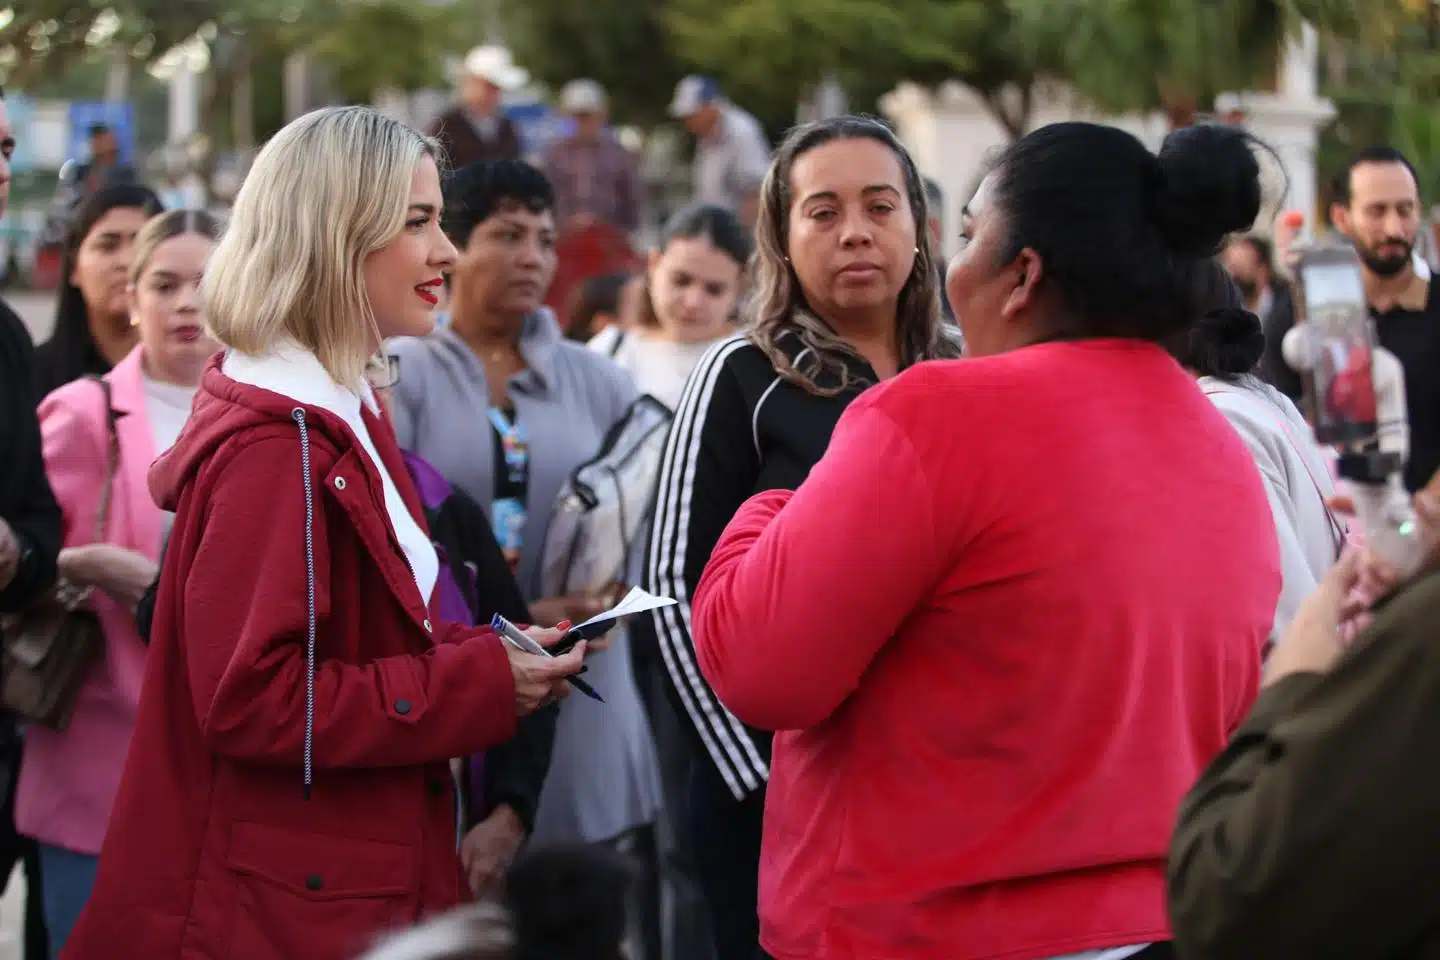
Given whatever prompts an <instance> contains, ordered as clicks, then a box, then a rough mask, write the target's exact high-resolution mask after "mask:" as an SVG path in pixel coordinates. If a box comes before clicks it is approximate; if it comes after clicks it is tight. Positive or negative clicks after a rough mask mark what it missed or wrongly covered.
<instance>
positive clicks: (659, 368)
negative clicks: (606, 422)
mask: <svg viewBox="0 0 1440 960" xmlns="http://www.w3.org/2000/svg"><path fill="white" fill-rule="evenodd" d="M732 332H733V331H728V330H727V331H726V332H725V334H724V335H723V336H720V337H717V338H716V340H723V339H724V338H725V337H728V336H730V334H731V333H732ZM622 338H623V339H622ZM616 341H619V347H618V349H617V348H616ZM714 343H715V340H706V341H704V342H703V343H675V342H674V341H672V340H661V339H658V338H656V337H650V336H646V335H645V334H644V333H642V332H636V331H633V330H632V331H628V332H625V333H621V331H620V328H619V327H613V326H611V327H606V328H605V329H604V330H601V331H600V332H599V333H597V334H595V336H594V337H592V338H591V340H590V342H589V343H588V344H586V346H588V347H589V348H590V349H591V350H594V351H595V352H597V353H603V354H605V355H606V356H607V357H611V358H613V359H614V360H615V362H616V363H618V364H619V365H620V366H621V367H622V368H624V369H625V371H626V372H628V373H629V374H630V376H632V377H633V378H634V379H635V385H636V386H637V387H639V388H640V392H641V393H648V394H650V396H652V397H654V398H655V399H656V400H659V401H660V402H661V403H663V404H665V406H667V407H669V408H670V409H671V410H675V409H676V408H678V407H679V406H680V394H682V393H684V392H685V382H686V381H687V380H689V379H690V372H691V371H692V370H694V369H695V365H696V364H698V363H699V362H700V358H701V357H703V356H705V351H707V350H709V349H710V347H711V345H712V344H714Z"/></svg>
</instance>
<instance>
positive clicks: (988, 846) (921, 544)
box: [692, 123, 1280, 960]
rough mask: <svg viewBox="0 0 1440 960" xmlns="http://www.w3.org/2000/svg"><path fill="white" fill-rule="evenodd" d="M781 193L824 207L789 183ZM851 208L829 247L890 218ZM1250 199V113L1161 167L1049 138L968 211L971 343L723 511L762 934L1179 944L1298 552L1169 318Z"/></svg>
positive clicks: (773, 947)
mask: <svg viewBox="0 0 1440 960" xmlns="http://www.w3.org/2000/svg"><path fill="white" fill-rule="evenodd" d="M763 202H764V210H763V212H762V214H761V216H762V218H764V217H775V218H778V221H779V223H780V225H781V226H782V230H781V231H780V233H781V236H784V237H791V236H794V233H793V231H795V230H800V229H811V228H810V226H808V225H800V224H799V223H798V217H797V219H796V220H791V219H790V218H791V216H792V213H793V212H794V211H793V208H792V204H791V197H790V196H789V194H788V193H787V192H786V191H785V190H784V188H783V185H781V186H779V187H777V188H776V189H772V190H767V192H766V194H765V196H764V198H763ZM839 206H840V207H842V208H841V209H837V210H836V212H835V216H834V218H833V220H834V224H835V229H834V230H833V232H832V233H831V236H832V238H833V242H834V244H835V249H836V251H837V252H836V256H841V255H843V253H844V250H843V247H844V244H846V243H847V242H850V240H851V238H852V237H853V236H855V235H856V234H857V232H861V231H863V230H864V229H866V227H865V224H866V218H867V216H868V213H867V210H866V208H865V206H864V203H863V200H862V201H858V202H857V203H855V204H854V205H853V206H852V205H850V204H848V203H840V204H839ZM1259 206H1260V183H1259V167H1258V164H1257V162H1256V160H1255V157H1254V156H1253V154H1252V151H1251V143H1250V141H1249V140H1248V139H1247V136H1246V135H1245V134H1244V133H1243V132H1241V131H1239V130H1236V129H1233V128H1228V127H1219V126H1202V127H1193V128H1189V129H1186V130H1180V131H1177V132H1175V133H1172V134H1171V135H1170V136H1169V137H1168V138H1167V139H1166V142H1165V145H1164V146H1163V148H1162V149H1161V151H1160V155H1159V156H1158V157H1156V156H1154V155H1152V154H1151V153H1149V152H1148V151H1147V150H1146V149H1145V148H1144V147H1143V146H1142V145H1141V144H1140V142H1139V141H1138V140H1136V139H1135V138H1134V137H1132V136H1131V135H1129V134H1127V133H1124V132H1122V131H1119V130H1116V129H1113V128H1109V127H1102V126H1097V125H1093V124H1084V123H1066V124H1056V125H1053V126H1049V127H1045V128H1043V129H1041V130H1038V131H1036V132H1034V133H1031V134H1030V135H1028V136H1026V137H1025V138H1023V139H1021V140H1020V141H1019V142H1017V143H1015V144H1014V145H1012V146H1011V147H1010V149H1009V150H1008V151H1007V152H1006V153H1005V155H1004V156H1003V157H1002V159H1001V160H1000V162H999V164H998V166H997V167H996V168H995V170H994V171H993V172H992V173H991V174H990V175H989V176H988V177H986V179H985V181H984V183H983V184H982V185H981V187H980V190H979V192H978V193H977V194H976V196H975V197H974V199H972V200H971V202H970V204H969V206H968V207H967V208H966V210H965V217H964V231H963V232H964V236H965V239H966V248H965V249H964V250H963V251H962V252H961V253H960V254H959V256H957V257H956V258H955V260H954V261H953V262H952V263H951V265H950V269H949V276H948V280H947V292H948V294H949V296H950V300H951V302H952V304H953V305H954V307H955V313H956V315H957V317H958V320H959V323H960V326H961V329H962V331H963V333H964V336H965V342H966V350H967V353H968V354H969V358H968V359H963V360H958V361H940V362H931V363H923V364H919V365H917V366H915V367H913V368H911V369H909V370H906V371H905V372H904V373H901V374H899V375H898V376H895V377H893V378H891V379H890V380H889V381H887V382H886V383H882V384H880V385H879V386H877V387H874V388H872V389H870V390H869V391H867V392H866V393H865V394H863V395H862V396H861V397H860V398H859V399H857V400H855V401H854V403H852V404H851V405H850V407H849V408H848V410H847V411H846V412H845V414H844V415H843V416H842V417H841V419H840V422H839V425H838V426H837V427H836V429H835V433H834V436H833V438H832V440H831V442H830V446H829V449H828V452H827V453H826V455H825V457H824V459H823V460H821V461H820V463H819V464H818V465H817V466H816V467H815V469H814V471H813V472H812V473H811V474H810V476H809V479H808V480H807V481H806V482H805V483H804V484H803V485H802V486H801V487H800V489H799V490H798V491H796V492H794V493H789V492H781V491H770V492H761V493H759V494H758V495H757V496H755V497H753V498H752V499H751V500H750V501H749V502H748V503H747V504H746V505H745V506H744V507H742V508H741V510H740V511H739V512H738V513H737V514H736V515H735V518H734V519H733V520H732V521H731V522H730V524H729V526H728V528H727V529H726V531H725V535H724V536H723V537H722V538H721V540H720V542H719V544H718V545H717V546H716V548H715V550H714V552H713V554H712V555H711V560H710V563H709V565H708V567H707V569H706V572H705V575H704V577H703V579H702V580H701V582H700V584H699V588H698V590H697V591H696V593H695V595H694V597H693V611H692V617H693V628H694V634H695V643H696V648H697V654H698V659H699V663H700V667H701V669H702V671H703V672H704V674H705V676H706V678H707V679H708V680H709V681H710V683H711V684H712V685H713V686H714V689H715V691H716V693H717V694H718V695H719V697H720V698H721V699H722V700H723V702H724V703H725V705H726V706H727V707H728V708H729V709H730V710H732V711H733V712H734V713H735V715H736V716H738V717H739V718H740V719H741V720H743V721H745V722H746V723H749V724H752V725H754V726H756V727H761V728H765V729H770V730H775V731H777V735H776V737H775V745H774V759H773V765H772V778H771V783H770V792H769V796H768V800H767V805H766V810H765V837H764V847H763V855H762V864H761V875H760V915H761V941H762V943H763V945H764V947H765V948H766V950H768V951H769V953H770V954H771V955H772V956H774V957H776V958H779V960H822V958H823V960H871V958H876V957H884V958H886V960H1030V958H1037V957H1045V958H1051V957H1067V958H1068V957H1077V956H1078V957H1085V958H1092V957H1093V958H1105V960H1120V958H1123V957H1144V958H1147V960H1149V958H1161V957H1167V956H1170V955H1171V953H1170V945H1169V943H1168V942H1167V941H1168V940H1169V939H1170V932H1169V925H1168V923H1167V920H1166V914H1165V857H1166V851H1167V846H1168V841H1169V836H1170V830H1171V826H1172V824H1173V822H1174V816H1175V811H1176V809H1177V807H1178V804H1179V801H1180V798H1181V797H1182V796H1183V795H1184V793H1185V791H1186V790H1187V789H1188V788H1189V787H1190V785H1191V784H1192V783H1194V781H1195V779H1196V777H1197V776H1198V775H1199V773H1200V771H1201V770H1202V769H1203V768H1204V766H1205V764H1206V763H1207V761H1209V760H1210V758H1211V757H1213V756H1214V755H1215V754H1216V753H1218V752H1219V751H1220V749H1221V748H1222V747H1223V746H1224V745H1225V742H1226V737H1227V735H1228V734H1229V733H1230V731H1231V730H1233V729H1234V727H1235V725H1236V724H1237V723H1238V721H1239V720H1240V719H1241V717H1243V716H1244V714H1245V711H1246V708H1247V707H1248V706H1249V704H1250V702H1251V700H1252V699H1253V697H1254V696H1255V691H1256V685H1257V681H1258V677H1259V668H1260V652H1261V644H1262V643H1263V641H1264V640H1265V637H1266V635H1267V634H1268V633H1269V630H1270V625H1271V621H1272V620H1273V618H1274V613H1275V603H1276V598H1277V596H1278V595H1279V591H1280V573H1279V561H1278V556H1277V548H1276V543H1275V532H1274V526H1273V524H1272V523H1271V519H1270V510H1269V507H1268V506H1267V503H1266V499H1265V494H1264V491H1263V490H1262V488H1261V484H1260V479H1259V477H1258V475H1257V473H1256V470H1255V466H1254V463H1253V462H1252V461H1251V459H1250V456H1249V454H1248V453H1247V452H1246V448H1245V446H1244V444H1243V443H1242V442H1241V440H1240V439H1239V437H1238V436H1237V435H1236V434H1235V431H1234V430H1233V429H1231V427H1230V426H1229V424H1227V423H1226V421H1225V419H1224V418H1223V417H1222V416H1221V414H1220V413H1219V412H1218V411H1217V410H1216V409H1215V408H1214V406H1213V405H1212V404H1211V403H1210V402H1209V400H1208V399H1206V397H1205V396H1204V395H1203V394H1201V392H1200V391H1198V390H1196V389H1195V384H1194V382H1193V380H1192V379H1191V378H1190V377H1189V376H1188V375H1187V374H1186V373H1185V371H1184V370H1182V369H1181V368H1180V366H1179V365H1178V364H1177V363H1176V362H1175V361H1174V360H1173V359H1172V358H1171V357H1170V356H1169V355H1168V354H1167V353H1166V352H1165V350H1164V349H1162V348H1161V347H1160V346H1159V345H1158V344H1157V341H1159V340H1161V339H1163V338H1165V337H1167V336H1170V335H1172V334H1174V333H1175V332H1177V331H1179V330H1181V329H1183V328H1184V327H1185V326H1186V325H1187V324H1189V323H1191V322H1193V320H1194V319H1196V318H1197V317H1198V315H1199V310H1198V306H1199V305H1198V304H1196V303H1195V302H1194V297H1195V292H1194V288H1195V281H1196V279H1197V276H1198V275H1199V272H1200V271H1202V270H1203V269H1205V268H1206V263H1207V260H1208V258H1209V257H1211V256H1212V255H1213V254H1214V253H1215V252H1216V251H1217V249H1218V248H1219V246H1220V243H1221V241H1222V239H1223V238H1224V236H1225V234H1226V233H1227V232H1229V231H1233V230H1238V229H1241V228H1243V227H1245V226H1247V225H1249V224H1250V223H1252V222H1253V221H1254V219H1255V216H1256V214H1257V213H1258V211H1259ZM840 320H841V321H843V322H844V323H845V324H847V325H848V326H853V327H855V328H857V329H859V328H863V327H864V325H865V324H867V323H875V324H879V322H880V321H879V318H877V317H872V316H868V315H866V314H865V313H864V312H863V311H856V312H853V313H851V314H849V315H845V316H842V317H841V318H840ZM877 329H878V327H877ZM852 335H854V334H852Z"/></svg>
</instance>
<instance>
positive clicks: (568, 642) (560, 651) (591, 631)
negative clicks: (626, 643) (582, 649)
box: [550, 617, 620, 657]
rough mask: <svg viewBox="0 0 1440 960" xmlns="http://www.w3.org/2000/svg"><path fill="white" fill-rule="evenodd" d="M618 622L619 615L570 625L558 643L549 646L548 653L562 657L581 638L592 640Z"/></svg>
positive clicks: (602, 634)
mask: <svg viewBox="0 0 1440 960" xmlns="http://www.w3.org/2000/svg"><path fill="white" fill-rule="evenodd" d="M619 622H620V618H619V617H611V618H610V619H609V620H599V621H597V622H595V623H591V624H586V625H581V626H578V627H571V628H570V630H569V632H567V633H566V634H565V636H563V637H561V638H560V642H559V643H556V644H554V645H553V646H551V647H550V653H551V655H552V656H556V657H563V656H564V655H565V654H567V653H569V652H570V650H571V648H572V647H574V646H575V644H577V643H579V642H580V641H581V640H594V639H595V638H596V637H603V636H605V634H607V633H609V632H610V631H611V630H614V629H615V625H616V624H617V623H619Z"/></svg>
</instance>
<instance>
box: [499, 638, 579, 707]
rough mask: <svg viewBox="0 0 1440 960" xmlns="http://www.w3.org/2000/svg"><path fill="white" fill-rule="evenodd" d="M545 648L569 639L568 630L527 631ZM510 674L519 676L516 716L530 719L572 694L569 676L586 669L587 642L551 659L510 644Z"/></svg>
mask: <svg viewBox="0 0 1440 960" xmlns="http://www.w3.org/2000/svg"><path fill="white" fill-rule="evenodd" d="M567 627H568V624H567ZM525 633H526V634H528V635H529V636H530V637H531V639H533V640H534V641H535V642H536V643H539V644H540V645H541V646H543V647H549V646H554V645H555V644H556V643H558V642H560V639H561V638H562V637H564V636H565V631H564V630H559V629H545V628H542V627H531V628H530V629H529V630H526V631H525ZM504 646H505V653H506V655H507V656H508V657H509V658H510V672H511V674H513V675H514V677H515V714H516V716H521V717H523V716H526V715H528V714H531V713H534V712H535V711H536V710H539V709H540V708H541V707H544V706H547V705H549V704H551V703H554V702H555V701H556V700H562V699H564V698H565V697H568V696H569V695H570V684H568V683H566V682H565V678H566V677H572V676H575V675H576V674H578V673H579V672H580V671H581V670H583V669H584V667H585V646H586V644H585V641H584V640H581V641H580V642H579V643H577V644H576V645H575V646H574V647H573V648H572V649H571V650H569V651H568V652H566V653H565V654H563V655H561V656H558V657H554V658H549V657H541V656H537V655H535V654H533V653H525V652H523V651H521V650H517V649H515V648H514V647H512V646H510V644H508V643H506V644H504Z"/></svg>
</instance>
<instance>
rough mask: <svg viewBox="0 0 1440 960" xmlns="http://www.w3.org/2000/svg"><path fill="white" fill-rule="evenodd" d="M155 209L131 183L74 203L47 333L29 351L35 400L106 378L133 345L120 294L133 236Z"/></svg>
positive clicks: (149, 196)
mask: <svg viewBox="0 0 1440 960" xmlns="http://www.w3.org/2000/svg"><path fill="white" fill-rule="evenodd" d="M163 209H164V207H163V206H162V205H161V203H160V198H159V197H157V196H156V195H155V192H154V191H153V190H151V189H150V188H149V187H142V186H140V185H139V184H134V183H126V184H117V185H115V186H111V187H105V188H104V189H102V190H100V191H98V192H96V193H95V194H93V195H91V197H90V198H89V199H88V200H86V201H85V202H84V204H82V205H81V207H80V210H79V212H78V213H77V214H76V215H75V220H74V221H73V222H72V223H71V224H70V231H69V233H68V234H67V236H66V239H65V258H64V261H63V265H62V267H61V278H60V298H59V302H58V304H57V305H56V308H55V330H54V332H52V333H51V335H50V339H49V340H47V341H46V342H45V343H43V344H41V345H40V346H39V347H37V348H36V350H35V380H36V384H37V386H38V388H39V395H40V396H42V397H43V396H45V395H46V394H47V393H49V392H50V391H52V390H54V389H56V388H58V387H63V386H64V385H65V384H67V383H69V382H70V381H71V380H78V379H79V378H80V377H83V376H87V375H94V376H103V375H104V374H107V373H109V372H110V369H111V368H112V367H114V366H115V364H117V363H119V362H120V361H121V360H123V359H124V358H125V355H126V354H128V353H129V352H130V351H131V349H132V348H133V347H134V346H135V344H136V342H137V340H138V334H137V333H136V330H135V327H134V326H132V325H131V323H130V305H129V303H128V301H127V299H126V292H125V291H126V287H127V286H128V285H129V281H130V262H131V260H132V259H133V258H134V254H135V236H136V234H138V233H139V232H140V228H141V227H143V226H145V222H146V221H147V220H149V219H150V218H151V217H153V216H154V215H155V214H157V213H159V212H160V211H161V210H163Z"/></svg>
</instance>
